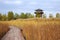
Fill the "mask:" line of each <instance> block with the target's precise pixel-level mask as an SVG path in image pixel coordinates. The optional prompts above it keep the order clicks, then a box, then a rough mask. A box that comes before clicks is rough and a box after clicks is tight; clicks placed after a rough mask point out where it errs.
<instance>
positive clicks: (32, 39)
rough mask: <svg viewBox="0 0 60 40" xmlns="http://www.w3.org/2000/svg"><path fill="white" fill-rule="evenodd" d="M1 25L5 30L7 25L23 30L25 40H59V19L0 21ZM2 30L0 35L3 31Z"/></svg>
mask: <svg viewBox="0 0 60 40" xmlns="http://www.w3.org/2000/svg"><path fill="white" fill-rule="evenodd" d="M1 25H2V26H3V25H4V26H3V28H2V29H7V30H9V28H8V27H7V26H9V25H14V26H17V27H19V28H21V29H23V34H24V36H25V37H26V40H60V19H38V18H36V19H17V20H11V21H0V26H1ZM0 29H1V28H0ZM2 29H1V30H0V35H1V33H3V32H2V31H4V30H2ZM4 32H6V31H4Z"/></svg>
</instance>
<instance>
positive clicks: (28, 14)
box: [26, 13, 34, 18]
mask: <svg viewBox="0 0 60 40" xmlns="http://www.w3.org/2000/svg"><path fill="white" fill-rule="evenodd" d="M26 16H27V18H33V17H34V15H32V14H31V13H26Z"/></svg>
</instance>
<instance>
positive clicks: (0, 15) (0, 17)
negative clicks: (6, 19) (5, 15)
mask: <svg viewBox="0 0 60 40" xmlns="http://www.w3.org/2000/svg"><path fill="white" fill-rule="evenodd" d="M1 20H2V14H1V13H0V21H1Z"/></svg>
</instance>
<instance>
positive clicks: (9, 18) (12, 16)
mask: <svg viewBox="0 0 60 40" xmlns="http://www.w3.org/2000/svg"><path fill="white" fill-rule="evenodd" d="M12 19H14V13H13V12H12V11H9V12H8V20H12Z"/></svg>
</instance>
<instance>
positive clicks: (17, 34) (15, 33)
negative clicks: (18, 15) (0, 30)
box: [1, 26, 24, 40]
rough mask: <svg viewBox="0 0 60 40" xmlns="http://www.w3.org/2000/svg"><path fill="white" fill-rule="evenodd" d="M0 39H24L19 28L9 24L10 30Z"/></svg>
mask: <svg viewBox="0 0 60 40" xmlns="http://www.w3.org/2000/svg"><path fill="white" fill-rule="evenodd" d="M1 40H24V38H23V36H22V34H21V31H20V29H19V28H17V27H14V26H10V30H9V31H8V32H7V34H6V35H5V36H4V37H3V38H2V39H1Z"/></svg>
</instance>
